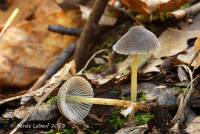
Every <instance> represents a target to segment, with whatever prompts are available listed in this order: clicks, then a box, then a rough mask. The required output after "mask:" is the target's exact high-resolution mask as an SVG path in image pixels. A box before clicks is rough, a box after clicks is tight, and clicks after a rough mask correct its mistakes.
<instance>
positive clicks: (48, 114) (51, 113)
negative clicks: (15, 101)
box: [14, 103, 58, 121]
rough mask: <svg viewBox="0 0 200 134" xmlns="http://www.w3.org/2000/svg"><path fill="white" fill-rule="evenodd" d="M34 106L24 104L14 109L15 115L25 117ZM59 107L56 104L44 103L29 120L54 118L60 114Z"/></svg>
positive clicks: (20, 117)
mask: <svg viewBox="0 0 200 134" xmlns="http://www.w3.org/2000/svg"><path fill="white" fill-rule="evenodd" d="M33 107H34V106H22V107H20V108H18V109H16V110H15V111H14V116H15V117H17V118H19V119H23V118H24V117H25V115H26V114H27V112H29V111H30V110H31V109H32V108H33ZM57 110H58V108H57V106H56V105H52V104H48V103H42V104H41V105H40V106H39V107H38V108H37V110H36V111H35V112H34V113H33V114H32V115H31V117H30V119H29V121H46V120H51V119H54V118H55V117H57V116H58V111H57Z"/></svg>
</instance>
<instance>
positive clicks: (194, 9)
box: [171, 2, 200, 19]
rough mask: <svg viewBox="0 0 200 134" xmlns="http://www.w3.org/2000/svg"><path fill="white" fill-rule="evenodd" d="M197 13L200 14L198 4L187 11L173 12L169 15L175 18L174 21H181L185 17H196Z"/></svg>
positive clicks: (199, 3) (199, 4)
mask: <svg viewBox="0 0 200 134" xmlns="http://www.w3.org/2000/svg"><path fill="white" fill-rule="evenodd" d="M199 12H200V2H198V3H196V4H194V5H192V6H191V7H189V8H187V9H179V10H176V11H173V12H171V15H172V16H173V17H175V18H176V19H182V18H184V17H186V16H190V15H196V14H197V13H199Z"/></svg>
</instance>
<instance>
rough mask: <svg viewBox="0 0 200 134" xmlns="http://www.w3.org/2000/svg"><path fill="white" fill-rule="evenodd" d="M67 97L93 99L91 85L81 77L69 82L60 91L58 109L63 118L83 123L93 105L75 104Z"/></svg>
mask: <svg viewBox="0 0 200 134" xmlns="http://www.w3.org/2000/svg"><path fill="white" fill-rule="evenodd" d="M67 95H74V96H82V97H87V98H93V89H92V86H91V85H90V83H89V82H88V81H87V80H85V79H84V78H82V77H80V76H75V77H72V78H70V79H69V80H67V81H66V82H65V83H64V84H63V85H62V86H61V88H60V89H59V91H58V108H59V110H60V112H61V114H62V115H63V116H65V117H66V118H68V119H69V120H71V121H73V122H76V123H83V119H84V118H85V117H86V116H87V115H88V114H89V112H90V109H91V107H92V104H85V103H78V102H73V101H72V100H68V99H67Z"/></svg>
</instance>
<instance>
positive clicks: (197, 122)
mask: <svg viewBox="0 0 200 134" xmlns="http://www.w3.org/2000/svg"><path fill="white" fill-rule="evenodd" d="M199 126H200V116H197V117H196V118H195V119H194V120H193V121H192V122H191V123H190V124H189V125H188V126H187V128H186V129H185V130H186V132H187V133H189V134H199V132H200V128H199Z"/></svg>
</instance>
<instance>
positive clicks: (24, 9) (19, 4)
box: [0, 0, 41, 24]
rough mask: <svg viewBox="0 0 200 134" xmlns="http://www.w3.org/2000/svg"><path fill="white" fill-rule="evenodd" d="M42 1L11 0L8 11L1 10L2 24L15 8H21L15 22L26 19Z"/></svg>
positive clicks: (0, 18) (0, 20)
mask: <svg viewBox="0 0 200 134" xmlns="http://www.w3.org/2000/svg"><path fill="white" fill-rule="evenodd" d="M40 3H41V1H40V0H25V1H24V0H14V1H13V2H10V4H11V5H10V7H9V9H8V10H7V11H6V12H3V11H0V24H4V23H5V22H6V20H7V19H8V17H9V16H10V14H11V13H12V12H13V11H14V9H16V8H18V9H19V14H18V15H17V17H16V18H15V20H14V22H13V23H14V24H16V23H17V22H19V21H21V20H25V19H27V18H28V17H30V16H31V15H32V14H33V13H34V11H35V9H36V7H37V6H38V5H39V4H40Z"/></svg>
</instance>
